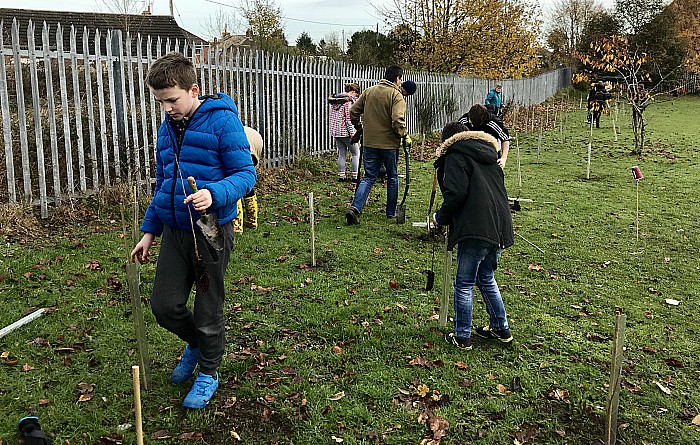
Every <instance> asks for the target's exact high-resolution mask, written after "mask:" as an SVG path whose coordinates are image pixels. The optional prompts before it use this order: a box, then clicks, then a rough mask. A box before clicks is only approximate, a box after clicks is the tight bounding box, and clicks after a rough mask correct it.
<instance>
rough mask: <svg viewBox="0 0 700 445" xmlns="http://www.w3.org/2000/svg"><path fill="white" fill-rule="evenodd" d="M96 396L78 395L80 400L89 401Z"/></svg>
mask: <svg viewBox="0 0 700 445" xmlns="http://www.w3.org/2000/svg"><path fill="white" fill-rule="evenodd" d="M94 396H95V395H94V394H80V397H78V402H89V401H90V400H92V398H93V397H94Z"/></svg>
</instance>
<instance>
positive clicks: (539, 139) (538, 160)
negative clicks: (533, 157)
mask: <svg viewBox="0 0 700 445" xmlns="http://www.w3.org/2000/svg"><path fill="white" fill-rule="evenodd" d="M541 147H542V125H540V136H539V138H537V162H540V148H541Z"/></svg>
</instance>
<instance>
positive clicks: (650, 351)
mask: <svg viewBox="0 0 700 445" xmlns="http://www.w3.org/2000/svg"><path fill="white" fill-rule="evenodd" d="M642 351H644V352H646V353H648V354H656V348H652V347H651V346H644V347H643V348H642Z"/></svg>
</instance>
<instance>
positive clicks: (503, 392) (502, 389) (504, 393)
mask: <svg viewBox="0 0 700 445" xmlns="http://www.w3.org/2000/svg"><path fill="white" fill-rule="evenodd" d="M496 389H497V390H498V393H499V394H500V395H502V396H507V395H508V394H510V391H509V390H508V388H506V387H505V386H504V385H502V384H500V383H499V384H498V385H496Z"/></svg>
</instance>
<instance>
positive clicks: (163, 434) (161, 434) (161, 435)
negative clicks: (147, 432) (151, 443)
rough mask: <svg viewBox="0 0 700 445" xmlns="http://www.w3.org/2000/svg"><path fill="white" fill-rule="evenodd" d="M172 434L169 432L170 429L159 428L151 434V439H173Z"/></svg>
mask: <svg viewBox="0 0 700 445" xmlns="http://www.w3.org/2000/svg"><path fill="white" fill-rule="evenodd" d="M172 437H173V436H172V435H170V433H169V432H168V430H158V431H156V432H155V433H153V434H151V439H155V440H160V439H172Z"/></svg>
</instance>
